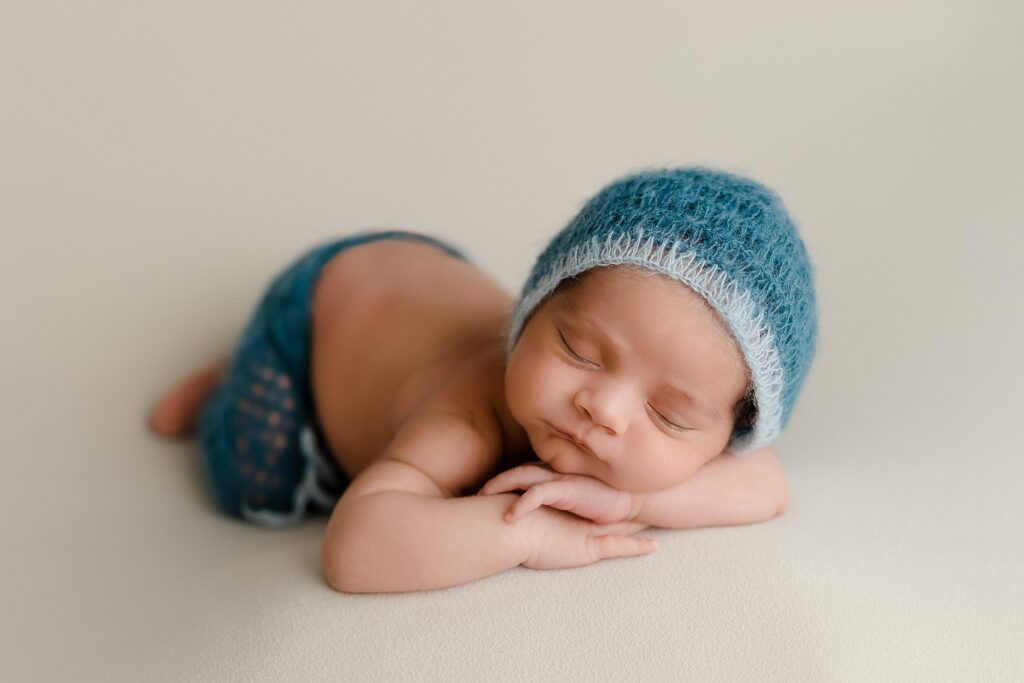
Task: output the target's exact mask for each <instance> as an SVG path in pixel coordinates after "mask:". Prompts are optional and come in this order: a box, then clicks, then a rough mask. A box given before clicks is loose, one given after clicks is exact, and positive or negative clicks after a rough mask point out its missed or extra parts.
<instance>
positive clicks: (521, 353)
mask: <svg viewBox="0 0 1024 683" xmlns="http://www.w3.org/2000/svg"><path fill="white" fill-rule="evenodd" d="M746 387H747V374H746V366H745V364H744V362H743V357H742V355H741V353H740V350H739V348H738V347H737V346H736V344H735V342H734V341H733V340H732V337H731V336H730V334H729V332H728V329H727V328H726V327H725V325H724V324H723V323H722V322H721V320H720V319H719V318H718V317H717V316H716V315H715V313H714V312H713V311H712V310H711V308H710V307H709V306H708V305H707V303H706V302H705V301H704V300H703V299H702V298H701V297H700V295H699V294H697V293H695V292H693V291H692V290H690V289H689V288H688V287H686V286H685V285H682V284H680V283H678V282H675V281H672V280H669V279H668V278H665V277H663V276H660V275H658V276H654V277H650V276H644V275H641V274H637V273H636V272H635V271H632V270H630V269H628V268H597V269H593V270H590V271H588V272H587V273H585V274H584V275H583V276H582V277H581V281H580V282H579V284H578V285H577V286H575V287H573V288H571V289H569V290H566V291H563V292H559V293H558V294H556V295H554V296H551V297H549V298H548V300H547V301H545V302H544V303H543V304H542V305H541V306H539V307H538V308H537V309H536V311H535V312H534V314H533V316H532V317H531V318H530V321H529V322H528V323H527V325H526V327H525V328H524V329H523V333H522V335H521V336H520V338H519V341H518V343H517V344H516V347H515V349H514V350H513V352H512V355H511V356H510V358H509V362H508V366H507V368H506V373H505V392H506V399H507V402H508V406H509V410H510V412H511V413H512V416H513V417H514V418H515V419H516V421H517V422H519V424H520V425H521V426H522V427H523V428H524V429H525V430H526V432H527V434H528V435H529V438H530V442H531V445H532V446H533V450H534V452H535V453H536V454H537V456H538V457H539V458H540V459H541V460H543V461H544V462H546V463H547V464H548V465H550V466H551V468H552V469H554V470H556V471H558V472H562V473H571V474H583V475H587V476H591V477H595V478H597V479H600V480H602V481H604V482H605V483H607V484H609V485H610V486H613V487H615V488H618V489H620V490H624V491H656V490H661V489H666V488H671V487H673V486H675V485H677V484H679V483H681V482H683V481H685V480H686V479H688V478H689V477H690V476H691V475H692V474H693V473H694V472H695V471H696V470H697V469H698V468H699V467H701V466H702V465H703V464H704V463H706V462H708V461H709V460H711V459H712V458H714V457H715V456H717V455H719V454H720V453H722V451H723V450H724V448H725V447H726V445H727V444H728V442H729V438H730V435H731V432H732V427H733V406H734V405H735V403H736V402H737V401H738V400H739V399H740V397H741V396H742V395H743V393H744V391H745V390H746ZM556 429H557V430H562V431H565V432H569V433H570V434H572V435H573V436H575V437H577V438H578V439H579V440H580V441H581V442H582V443H574V441H573V440H571V439H569V438H566V437H564V436H560V435H559V434H558V432H557V431H556Z"/></svg>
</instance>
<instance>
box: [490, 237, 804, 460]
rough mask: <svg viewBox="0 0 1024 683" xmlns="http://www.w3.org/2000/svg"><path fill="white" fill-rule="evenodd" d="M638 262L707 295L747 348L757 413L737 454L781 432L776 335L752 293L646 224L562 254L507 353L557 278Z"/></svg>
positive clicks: (527, 302)
mask: <svg viewBox="0 0 1024 683" xmlns="http://www.w3.org/2000/svg"><path fill="white" fill-rule="evenodd" d="M617 265H635V266H640V267H643V268H647V269H649V270H654V271H657V272H659V273H663V274H664V275H667V276H669V277H671V278H672V279H674V280H678V281H679V282H682V283H683V284H685V285H687V286H689V287H691V288H692V289H694V290H696V291H697V292H698V293H700V294H701V295H702V296H704V298H706V299H707V300H708V302H709V303H710V304H711V306H712V307H713V308H714V309H715V310H716V311H717V312H718V313H719V315H720V316H721V317H722V318H723V319H724V320H725V322H726V324H727V325H728V327H729V329H730V330H731V331H732V334H733V336H734V337H735V338H736V341H737V343H738V344H739V345H740V348H741V350H742V352H743V356H744V358H745V359H746V361H747V365H748V366H749V368H750V373H751V377H752V379H753V384H754V397H755V398H754V400H755V401H756V403H757V410H758V418H757V421H756V422H755V423H754V428H753V430H752V431H751V432H748V433H746V434H738V435H736V436H734V438H733V439H732V440H731V441H730V443H729V450H730V451H732V452H735V453H740V452H745V451H749V450H754V449H757V448H761V447H762V446H766V445H768V444H770V443H771V442H772V441H774V440H775V438H776V437H777V436H778V435H779V432H780V430H781V424H782V401H781V398H780V397H781V395H782V387H783V385H784V374H785V373H784V371H783V368H782V363H781V362H780V360H779V354H778V351H777V350H776V349H775V340H774V335H773V334H772V331H771V329H770V328H769V327H768V326H767V325H766V324H764V320H763V316H762V317H758V316H756V314H755V311H756V307H755V305H754V302H753V300H752V298H751V296H750V293H749V292H748V291H746V290H744V289H743V288H741V287H740V286H739V285H738V284H737V283H736V281H735V280H733V279H732V278H730V277H729V276H728V275H727V274H726V273H725V272H723V271H722V270H720V269H719V268H717V267H716V266H715V265H714V264H711V263H707V262H704V261H701V260H699V259H698V258H697V255H696V253H695V252H692V251H684V250H683V249H682V248H680V243H679V241H676V242H674V243H673V244H672V245H671V247H669V248H668V249H665V248H663V247H661V246H660V245H656V243H655V239H654V238H653V237H652V238H649V239H647V240H646V241H645V240H644V234H643V228H640V229H639V230H638V231H637V234H636V235H635V236H634V237H632V238H631V237H630V236H629V235H621V236H620V237H619V238H618V239H617V240H616V241H615V242H614V243H613V242H612V237H611V235H609V236H608V237H606V238H605V240H604V242H603V243H602V241H601V239H600V238H597V237H595V238H593V239H591V240H590V241H589V242H584V243H583V244H577V245H574V246H573V247H571V248H570V249H569V251H568V252H566V253H565V254H562V255H561V256H559V258H558V259H557V260H556V261H555V263H553V264H552V266H551V269H550V270H549V271H548V274H547V275H546V276H544V277H543V278H542V279H541V280H540V281H538V283H537V285H536V287H535V288H534V289H533V290H531V291H530V292H529V293H528V294H527V295H526V296H525V297H524V298H523V299H522V301H521V302H520V304H519V305H518V306H517V307H516V310H515V314H514V316H513V318H512V322H511V326H510V328H509V333H508V335H507V337H506V343H507V348H506V352H507V353H508V354H509V355H511V354H512V350H513V349H514V348H515V345H516V343H517V341H518V339H519V335H520V334H522V329H523V326H524V325H525V324H526V319H527V318H528V316H529V315H530V313H531V312H533V310H534V309H535V308H536V307H537V306H538V305H539V304H540V302H541V301H543V300H544V298H545V297H547V296H548V294H550V293H551V292H552V291H553V290H554V289H555V287H557V286H558V283H559V282H561V281H562V280H564V279H566V278H571V277H573V276H575V275H578V274H579V273H582V272H584V271H586V270H590V269H591V268H596V267H600V266H617Z"/></svg>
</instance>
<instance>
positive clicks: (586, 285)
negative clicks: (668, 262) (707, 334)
mask: <svg viewBox="0 0 1024 683" xmlns="http://www.w3.org/2000/svg"><path fill="white" fill-rule="evenodd" d="M556 291H558V292H559V293H560V294H563V295H564V297H563V298H564V300H565V303H566V305H568V306H569V307H571V309H573V310H575V311H577V312H579V311H580V310H582V309H584V308H587V307H589V306H600V304H601V302H602V301H603V300H605V299H607V295H608V294H609V293H612V292H615V293H617V292H624V291H625V292H628V293H629V294H630V296H631V297H632V298H634V299H635V300H636V302H637V303H638V304H639V303H652V302H660V303H665V300H666V298H667V299H668V301H667V304H668V306H669V307H670V310H675V309H676V307H677V306H681V305H686V304H689V305H696V306H700V307H702V308H704V309H706V310H707V311H709V312H711V313H712V314H714V308H712V307H711V305H710V304H709V303H708V302H707V300H706V299H705V298H704V297H703V296H701V295H700V294H699V293H698V292H696V291H694V290H693V289H692V288H691V287H690V286H689V285H687V284H685V283H683V282H680V281H679V280H676V279H674V278H671V277H669V276H668V275H665V274H664V273H659V272H657V271H654V270H650V269H647V268H640V267H636V266H622V265H619V266H605V267H599V268H591V269H589V270H587V271H584V272H583V273H580V274H579V275H577V276H576V277H575V278H572V279H568V280H563V281H562V282H561V283H560V284H559V286H558V289H557V290H556ZM715 315H716V316H717V314H715Z"/></svg>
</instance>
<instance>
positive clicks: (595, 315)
mask: <svg viewBox="0 0 1024 683" xmlns="http://www.w3.org/2000/svg"><path fill="white" fill-rule="evenodd" d="M556 291H557V292H558V296H557V297H556V301H555V304H556V309H555V310H556V311H558V312H559V313H560V314H561V315H562V316H564V317H566V318H568V319H570V320H573V321H577V322H580V323H581V324H583V325H584V326H587V327H589V328H590V329H592V330H594V331H596V332H598V336H603V334H602V333H603V332H604V328H605V327H619V326H618V325H616V323H618V322H619V321H620V320H622V321H623V322H624V324H625V323H627V322H628V328H627V329H626V330H622V328H619V329H620V331H625V332H627V333H628V336H633V335H635V336H636V337H637V338H656V337H658V336H659V335H661V334H662V333H663V331H664V330H666V329H669V328H671V329H673V330H674V333H675V334H676V335H677V336H679V335H681V337H680V338H686V339H690V340H692V339H693V335H694V334H697V335H699V336H700V337H701V338H702V339H704V340H705V342H706V344H705V345H704V346H703V348H704V349H705V351H706V352H713V353H714V355H716V356H720V357H722V358H728V359H729V361H728V365H730V366H736V367H745V363H744V361H743V358H742V354H741V352H740V350H739V348H738V345H737V344H736V341H735V339H734V338H733V336H732V333H731V332H730V331H729V328H728V326H727V325H726V324H725V322H724V321H723V320H722V319H721V317H720V316H719V315H718V313H717V312H715V310H714V308H713V307H712V306H711V305H710V304H709V303H708V301H707V300H706V299H705V298H704V297H703V296H701V295H700V294H699V293H697V292H696V291H694V290H693V289H691V288H690V287H689V286H688V285H686V284H685V283H683V282H679V281H678V280H674V279H672V278H670V277H668V276H666V275H664V274H662V273H658V272H655V271H650V270H641V269H638V268H631V267H615V268H593V269H591V270H589V271H587V272H585V273H583V274H582V275H581V276H580V277H578V278H577V279H576V280H575V281H573V282H570V283H567V282H563V283H562V284H561V285H560V286H559V289H558V290H556ZM638 311H643V314H641V315H636V313H637V312H638ZM680 323H682V324H680ZM637 346H642V345H637Z"/></svg>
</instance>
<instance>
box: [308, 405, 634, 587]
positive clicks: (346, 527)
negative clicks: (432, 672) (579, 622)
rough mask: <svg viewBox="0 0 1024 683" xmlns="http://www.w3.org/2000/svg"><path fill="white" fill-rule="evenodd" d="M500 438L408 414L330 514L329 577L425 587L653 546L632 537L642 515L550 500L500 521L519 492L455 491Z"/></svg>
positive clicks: (437, 417)
mask: <svg viewBox="0 0 1024 683" xmlns="http://www.w3.org/2000/svg"><path fill="white" fill-rule="evenodd" d="M497 438H498V437H497V436H496V435H495V434H494V433H493V432H491V430H489V429H486V428H485V429H484V430H483V431H481V430H480V429H479V426H478V425H477V424H474V423H473V420H472V419H467V417H466V416H463V415H458V414H457V413H451V412H444V411H433V412H429V413H425V414H422V415H420V416H417V417H416V418H413V419H411V420H409V422H407V423H406V424H405V425H404V426H403V427H402V429H401V430H400V431H399V433H398V434H397V435H396V437H395V439H394V440H393V441H392V443H391V445H390V446H389V447H388V451H387V453H385V454H383V455H382V457H381V459H380V460H378V461H377V462H375V463H373V464H371V465H370V466H369V467H367V468H366V469H365V470H364V471H363V472H361V473H360V474H359V476H357V477H356V479H355V481H353V482H352V483H351V484H350V485H349V487H348V488H347V489H346V491H345V493H344V494H343V495H342V497H341V500H339V501H338V505H337V506H336V507H335V509H334V512H333V513H332V515H331V519H330V522H328V524H327V532H326V536H325V538H324V546H323V564H324V573H325V575H326V577H327V581H328V583H330V585H331V586H332V587H334V588H336V589H337V590H339V591H344V592H349V593H369V592H374V593H376V592H401V591H416V590H429V589H433V588H446V587H449V586H455V585H458V584H463V583H468V582H470V581H474V580H476V579H480V578H483V577H485V576H490V575H491V574H497V573H498V572H501V571H504V570H506V569H510V568H512V567H515V566H516V565H519V564H522V565H524V566H526V567H531V568H536V569H553V568H560V567H578V566H583V565H586V564H591V563H593V562H597V561H599V560H602V559H606V558H611V557H629V556H635V555H643V554H648V553H650V552H652V551H653V550H654V545H653V544H652V542H651V541H650V540H648V539H640V538H633V537H631V536H630V534H633V533H636V531H638V530H639V529H641V528H643V526H644V525H642V524H635V523H629V522H626V523H623V524H609V525H601V524H596V523H593V522H589V521H587V520H583V519H579V518H578V517H575V516H574V515H570V514H566V513H564V512H561V511H558V510H551V509H545V510H537V511H536V512H535V513H533V514H531V515H529V517H528V519H526V520H523V523H522V524H514V525H513V524H506V523H505V521H504V520H503V519H502V515H503V514H504V512H505V510H506V509H507V508H508V507H509V506H510V505H511V504H512V503H513V502H514V501H515V500H516V499H517V498H518V496H517V495H516V494H514V493H506V494H503V495H494V496H467V497H461V498H459V497H455V496H457V495H458V493H459V492H461V491H463V490H465V489H466V488H468V487H472V486H473V485H475V484H476V483H477V482H479V481H480V479H481V478H482V477H484V476H486V474H487V472H489V471H491V468H492V467H493V466H494V465H495V464H497V460H498V450H497V449H498V448H499V446H500V441H498V442H495V439H497Z"/></svg>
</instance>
